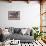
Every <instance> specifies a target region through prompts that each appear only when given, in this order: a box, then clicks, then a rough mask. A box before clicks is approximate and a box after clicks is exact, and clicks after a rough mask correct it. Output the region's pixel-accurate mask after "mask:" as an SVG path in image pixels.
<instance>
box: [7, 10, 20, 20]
mask: <svg viewBox="0 0 46 46" xmlns="http://www.w3.org/2000/svg"><path fill="white" fill-rule="evenodd" d="M8 20H20V11H8Z"/></svg>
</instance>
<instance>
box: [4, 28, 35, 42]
mask: <svg viewBox="0 0 46 46" xmlns="http://www.w3.org/2000/svg"><path fill="white" fill-rule="evenodd" d="M8 32H10V35H8V36H4V40H7V39H10V40H13V39H14V40H20V42H21V43H32V42H33V41H34V37H33V35H32V33H33V31H32V30H31V29H29V28H14V27H9V28H8Z"/></svg>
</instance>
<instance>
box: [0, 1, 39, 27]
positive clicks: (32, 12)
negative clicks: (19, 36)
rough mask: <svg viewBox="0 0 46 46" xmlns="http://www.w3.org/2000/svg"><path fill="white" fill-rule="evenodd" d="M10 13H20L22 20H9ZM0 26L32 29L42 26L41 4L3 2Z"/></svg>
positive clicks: (0, 7)
mask: <svg viewBox="0 0 46 46" xmlns="http://www.w3.org/2000/svg"><path fill="white" fill-rule="evenodd" d="M8 11H20V20H8ZM0 26H8V27H11V26H12V27H32V26H40V4H39V3H38V2H37V1H35V2H32V1H31V2H30V3H29V4H27V3H26V2H24V1H23V2H20V1H19V2H17V1H16V2H12V3H8V2H1V1H0Z"/></svg>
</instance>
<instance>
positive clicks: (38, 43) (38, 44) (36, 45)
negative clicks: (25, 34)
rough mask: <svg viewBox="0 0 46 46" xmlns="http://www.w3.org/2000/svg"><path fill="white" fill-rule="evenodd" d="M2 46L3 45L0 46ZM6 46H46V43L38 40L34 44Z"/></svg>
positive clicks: (6, 45) (8, 45)
mask: <svg viewBox="0 0 46 46" xmlns="http://www.w3.org/2000/svg"><path fill="white" fill-rule="evenodd" d="M0 46H2V45H0ZM4 46H46V44H45V43H43V41H42V40H38V41H37V40H36V41H34V42H33V43H19V44H15V45H10V44H5V45H4Z"/></svg>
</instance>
